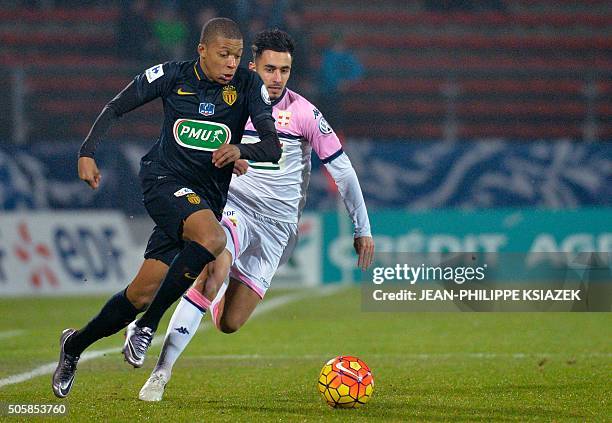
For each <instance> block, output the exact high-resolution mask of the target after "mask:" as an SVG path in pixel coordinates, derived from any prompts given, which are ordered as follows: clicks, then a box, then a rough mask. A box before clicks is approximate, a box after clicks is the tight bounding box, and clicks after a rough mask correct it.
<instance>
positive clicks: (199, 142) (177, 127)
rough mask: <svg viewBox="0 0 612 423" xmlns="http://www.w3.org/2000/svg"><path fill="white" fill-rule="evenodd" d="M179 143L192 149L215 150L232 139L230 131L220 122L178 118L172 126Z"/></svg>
mask: <svg viewBox="0 0 612 423" xmlns="http://www.w3.org/2000/svg"><path fill="white" fill-rule="evenodd" d="M172 132H173V133H174V139H175V140H176V142H177V143H178V144H179V145H182V146H183V147H186V148H193V149H194V150H203V151H215V150H217V149H218V148H219V147H221V146H222V145H223V144H227V143H229V142H230V140H231V139H232V131H230V129H229V128H228V127H227V125H224V124H222V123H218V122H208V121H202V120H191V119H178V120H177V121H176V122H174V127H173V128H172Z"/></svg>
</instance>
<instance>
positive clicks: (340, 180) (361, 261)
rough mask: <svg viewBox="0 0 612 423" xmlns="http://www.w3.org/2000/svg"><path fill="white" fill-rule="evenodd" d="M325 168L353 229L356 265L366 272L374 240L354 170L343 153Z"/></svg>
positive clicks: (372, 256) (370, 260)
mask: <svg viewBox="0 0 612 423" xmlns="http://www.w3.org/2000/svg"><path fill="white" fill-rule="evenodd" d="M325 168H326V169H327V171H328V172H329V173H330V175H331V176H332V178H333V179H334V181H335V182H336V185H337V186H338V191H339V192H340V195H341V197H342V200H343V201H344V206H345V207H346V210H347V211H348V213H349V215H350V216H351V220H352V221H353V226H354V227H355V235H354V236H355V240H354V242H353V245H354V247H355V251H356V252H357V256H358V259H357V265H358V266H359V267H360V268H361V269H362V270H366V269H367V268H368V267H369V266H370V265H371V264H372V260H373V259H374V240H373V239H372V234H371V232H370V220H369V218H368V211H367V209H366V205H365V201H364V199H363V193H362V192H361V186H360V185H359V179H357V174H356V173H355V169H354V168H353V165H352V164H351V161H350V160H349V158H348V156H347V155H346V154H344V153H343V152H341V153H340V154H339V155H338V156H337V157H335V158H334V159H333V160H331V161H329V162H327V163H325Z"/></svg>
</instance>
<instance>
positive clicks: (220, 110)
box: [52, 18, 281, 398]
mask: <svg viewBox="0 0 612 423" xmlns="http://www.w3.org/2000/svg"><path fill="white" fill-rule="evenodd" d="M242 50H243V41H242V34H241V32H240V29H239V28H238V26H237V24H236V23H235V22H233V21H232V20H230V19H225V18H215V19H212V20H210V21H209V22H207V23H206V24H205V25H204V27H203V28H202V34H201V37H200V43H199V44H198V54H199V58H198V59H197V60H194V61H188V62H168V63H165V64H160V65H156V66H153V67H151V68H149V69H147V70H146V71H145V72H144V73H142V74H140V75H138V76H136V77H135V78H134V80H133V81H132V82H130V84H128V86H127V87H126V88H125V89H124V90H123V91H121V92H120V93H119V94H118V95H117V96H116V97H115V98H114V99H113V100H111V101H110V102H109V103H108V104H107V105H106V107H105V108H104V109H103V110H102V112H101V113H100V115H99V116H98V118H97V119H96V122H95V123H94V125H93V127H92V128H91V130H90V132H89V134H88V135H87V138H86V139H85V141H84V142H83V145H82V146H81V151H80V157H79V163H78V169H79V177H80V178H81V179H82V180H84V181H85V182H87V183H88V184H89V185H90V186H91V187H92V188H94V189H96V188H97V187H98V186H99V184H100V177H101V175H100V171H99V170H98V167H97V165H96V162H95V160H94V153H95V149H96V145H97V144H98V142H99V141H100V140H101V139H102V138H103V136H104V134H105V133H106V132H107V130H108V129H109V128H110V127H111V126H112V125H113V123H114V122H115V121H116V120H117V119H119V117H121V116H122V115H123V114H125V113H127V112H129V111H131V110H133V109H135V108H137V107H139V106H141V105H143V104H145V103H147V102H149V101H151V100H154V99H155V98H158V97H161V98H162V101H163V106H164V122H163V126H162V130H161V134H160V137H159V139H158V140H157V142H156V143H155V144H154V145H153V147H152V148H151V150H150V151H149V152H148V153H147V154H146V155H145V156H144V157H143V158H142V161H141V170H140V175H139V176H140V182H141V186H142V190H143V199H144V204H145V208H146V209H147V212H148V213H149V215H150V216H151V218H152V219H153V220H154V222H155V224H156V226H155V228H154V229H153V233H152V235H151V237H150V239H149V243H148V245H147V250H146V252H145V261H144V263H143V264H142V267H141V269H140V270H139V272H138V274H137V275H136V277H135V278H134V280H133V281H132V282H131V283H130V285H128V287H127V288H126V289H125V290H123V291H121V292H119V293H117V294H115V295H114V296H113V297H111V298H110V299H109V301H108V302H107V303H106V304H105V305H104V307H103V308H102V310H101V311H100V313H99V314H98V315H97V316H96V317H94V318H93V319H92V320H91V321H90V322H89V323H88V324H87V325H86V326H85V327H84V328H82V329H80V330H78V331H77V330H74V329H66V330H64V332H63V333H62V336H61V338H60V358H59V363H58V366H57V368H56V370H55V373H54V374H53V379H52V387H53V392H54V393H55V395H56V396H58V397H60V398H63V397H66V396H67V395H68V394H69V393H70V390H71V388H72V385H73V382H74V375H75V371H76V366H77V362H78V359H79V356H80V355H81V353H82V352H83V351H84V350H85V349H86V348H87V347H88V346H89V345H91V344H92V343H94V342H95V341H97V340H98V339H101V338H103V337H106V336H110V335H112V334H114V333H116V332H118V331H119V330H121V329H122V328H124V327H125V326H126V325H128V323H129V322H131V321H132V320H134V319H135V317H136V315H137V314H138V313H139V312H140V311H142V310H143V309H144V308H146V307H147V302H148V299H149V298H151V293H152V292H155V291H156V290H157V294H156V296H155V299H154V301H153V303H152V304H151V305H150V306H149V308H148V313H147V314H146V315H145V316H143V317H144V318H145V319H143V320H142V321H141V322H142V323H143V324H141V325H139V326H137V325H135V324H134V322H132V324H130V326H129V328H128V340H129V339H130V338H131V337H133V336H137V338H138V339H137V340H136V341H135V342H131V343H129V351H128V352H127V353H126V358H127V359H128V361H129V362H130V364H132V365H134V366H139V364H140V365H141V364H142V360H143V359H144V353H145V352H146V349H147V348H148V346H149V344H150V342H151V340H152V337H153V332H154V331H155V329H156V328H157V323H158V321H159V319H160V318H161V316H162V315H163V313H164V311H165V310H166V309H167V308H168V307H169V306H170V305H171V304H172V303H174V302H175V301H176V300H177V299H178V298H179V297H180V296H181V295H182V294H183V293H184V292H185V290H187V288H188V287H189V286H190V285H191V284H192V283H193V280H194V279H195V278H196V276H197V275H198V274H199V273H200V272H201V271H202V269H203V268H204V266H205V265H206V264H207V263H209V262H211V261H213V260H214V259H215V257H216V256H217V255H219V254H220V253H221V252H222V251H223V249H224V248H225V245H226V239H225V233H224V231H223V230H222V228H221V226H220V225H219V222H218V221H219V219H220V218H221V216H222V212H223V207H224V205H225V201H226V198H227V190H228V188H229V183H230V180H231V175H232V169H233V164H234V162H235V161H236V160H238V159H241V158H242V159H250V160H255V161H273V162H277V161H278V160H279V158H280V156H281V148H280V143H279V140H278V135H277V133H276V129H275V127H274V119H273V118H272V107H271V102H270V99H269V96H268V93H267V90H266V89H265V87H264V85H263V83H262V81H261V78H259V76H258V75H257V74H256V73H255V72H250V71H248V70H246V69H243V68H238V64H239V62H240V57H241V55H242ZM249 116H250V118H251V121H252V122H253V123H254V125H255V127H256V129H257V131H258V133H259V134H260V137H261V142H260V143H257V144H249V145H243V144H240V141H241V139H242V133H243V131H244V127H245V124H246V121H247V119H248V118H249ZM177 246H178V247H179V248H180V253H178V254H177V255H176V256H175V257H174V259H173V260H172V261H171V262H167V261H169V260H167V259H163V257H164V256H167V254H166V255H164V252H165V251H167V250H169V249H176V248H177ZM164 260H165V261H164ZM160 280H163V282H162V284H161V286H160V285H159V281H160ZM158 288H159V290H158ZM145 298H146V299H147V301H143V299H145Z"/></svg>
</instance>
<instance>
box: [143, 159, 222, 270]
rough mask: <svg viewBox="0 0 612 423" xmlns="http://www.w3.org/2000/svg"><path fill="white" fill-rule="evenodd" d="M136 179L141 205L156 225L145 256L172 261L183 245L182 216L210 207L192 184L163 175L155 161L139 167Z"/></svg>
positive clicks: (183, 218)
mask: <svg viewBox="0 0 612 423" xmlns="http://www.w3.org/2000/svg"><path fill="white" fill-rule="evenodd" d="M140 182H141V185H142V194H143V201H144V206H145V208H146V209H147V212H148V213H149V216H151V218H152V219H153V221H154V222H155V225H156V226H155V229H154V230H153V233H152V234H151V237H150V238H149V243H148V245H147V250H146V252H145V258H156V259H159V260H162V261H163V262H165V263H167V260H168V258H169V257H170V256H171V258H170V261H172V259H173V258H174V256H175V255H176V254H177V253H178V252H179V251H180V250H181V249H182V247H183V236H182V235H183V223H184V222H185V219H187V218H188V217H189V216H191V215H192V214H193V213H195V212H197V211H200V210H206V209H210V206H209V204H208V201H207V200H206V198H205V197H204V196H203V195H202V193H201V192H199V191H198V189H197V188H196V187H193V186H189V185H188V184H187V183H185V182H183V181H181V180H180V179H179V178H177V177H175V176H173V175H167V174H165V175H164V174H163V173H162V172H159V168H158V167H157V165H155V164H153V165H150V166H148V167H147V166H143V167H142V168H141V172H140ZM172 251H176V252H175V253H172ZM158 256H159V257H158ZM167 264H169V263H167Z"/></svg>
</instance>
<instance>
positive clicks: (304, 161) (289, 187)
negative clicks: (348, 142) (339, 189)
mask: <svg viewBox="0 0 612 423" xmlns="http://www.w3.org/2000/svg"><path fill="white" fill-rule="evenodd" d="M272 104H273V108H272V115H273V116H274V119H275V120H276V130H277V132H278V137H279V138H280V142H281V144H282V149H283V154H282V156H281V159H280V160H279V162H278V164H274V163H261V162H249V170H248V172H247V173H246V174H245V175H243V176H240V177H234V179H233V180H232V183H231V184H230V189H229V194H228V200H229V201H233V202H235V203H238V204H239V205H244V206H245V207H247V208H248V209H249V210H252V211H254V212H256V213H258V214H261V215H264V216H267V217H270V218H272V219H274V220H278V221H281V222H288V223H297V222H298V219H299V216H300V215H301V212H302V209H303V208H304V204H305V200H306V190H307V189H308V182H309V179H310V169H311V164H310V154H311V152H312V150H314V151H315V153H316V154H317V156H318V157H319V158H320V159H321V160H322V161H323V163H326V162H328V161H330V160H333V159H334V158H335V157H336V156H338V155H340V154H342V146H341V144H340V140H339V139H338V137H337V136H336V134H335V133H334V131H333V130H332V128H331V126H329V124H328V123H327V121H326V120H325V118H323V116H322V115H321V112H319V110H318V109H317V108H316V107H314V106H313V105H312V104H311V103H310V102H309V101H308V100H306V99H305V98H304V97H302V96H301V95H299V94H298V93H296V92H294V91H291V90H289V89H286V90H285V92H284V94H283V95H282V96H281V98H280V99H279V100H276V101H275V102H274V103H272ZM242 142H243V143H245V144H248V143H254V142H259V138H258V136H257V132H256V131H255V128H254V127H253V124H252V123H251V120H250V119H249V121H248V122H247V124H246V127H245V131H244V136H243V138H242Z"/></svg>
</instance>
